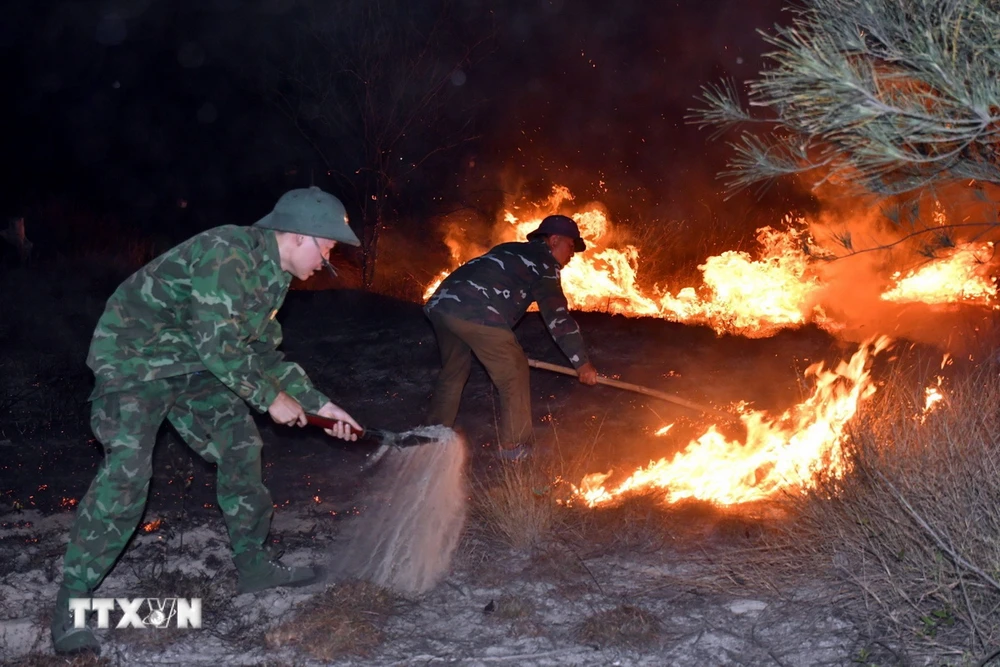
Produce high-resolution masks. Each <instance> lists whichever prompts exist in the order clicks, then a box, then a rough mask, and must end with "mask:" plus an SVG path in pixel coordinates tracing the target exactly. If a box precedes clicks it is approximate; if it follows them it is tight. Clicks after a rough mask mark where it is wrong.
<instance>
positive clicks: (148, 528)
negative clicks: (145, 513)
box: [139, 519, 163, 533]
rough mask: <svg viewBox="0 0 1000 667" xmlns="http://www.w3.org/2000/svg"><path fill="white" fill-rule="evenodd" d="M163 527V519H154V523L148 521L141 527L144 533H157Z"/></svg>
mask: <svg viewBox="0 0 1000 667" xmlns="http://www.w3.org/2000/svg"><path fill="white" fill-rule="evenodd" d="M162 526H163V519H154V520H153V521H147V522H146V523H144V524H142V526H140V527H139V530H141V531H142V532H144V533H155V532H156V531H158V530H159V529H160V528H161V527H162Z"/></svg>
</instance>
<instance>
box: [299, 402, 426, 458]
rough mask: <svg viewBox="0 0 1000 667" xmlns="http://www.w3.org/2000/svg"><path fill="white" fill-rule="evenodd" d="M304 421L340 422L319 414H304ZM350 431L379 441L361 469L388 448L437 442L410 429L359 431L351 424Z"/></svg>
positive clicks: (319, 423) (324, 424) (327, 425)
mask: <svg viewBox="0 0 1000 667" xmlns="http://www.w3.org/2000/svg"><path fill="white" fill-rule="evenodd" d="M306 422H308V423H309V424H312V425H313V426H319V427H321V428H333V427H334V426H336V425H337V424H339V423H341V422H340V421H339V420H337V419H332V418H330V417H321V416H320V415H313V414H308V413H307V414H306ZM351 432H352V433H354V435H356V436H358V439H359V440H376V441H378V443H379V446H378V449H376V450H375V451H374V452H371V453H369V454H368V455H367V456H366V458H365V462H364V463H363V464H361V470H367V469H369V468H371V467H372V466H373V465H375V464H376V463H377V462H378V461H379V459H381V458H382V457H383V456H385V455H386V452H388V451H389V450H390V449H393V448H395V449H402V448H403V447H416V446H417V445H426V444H428V443H431V442H437V439H436V438H434V437H431V436H429V435H421V434H419V433H414V432H412V431H409V432H406V433H393V432H392V431H381V430H378V429H374V428H365V429H361V430H360V431H359V430H358V429H356V428H354V427H353V426H352V427H351Z"/></svg>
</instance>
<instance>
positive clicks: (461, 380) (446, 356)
mask: <svg viewBox="0 0 1000 667" xmlns="http://www.w3.org/2000/svg"><path fill="white" fill-rule="evenodd" d="M428 319H430V321H431V325H432V326H433V327H434V334H435V335H436V336H437V342H438V349H439V350H440V352H441V372H440V373H439V374H438V378H437V382H436V383H435V385H434V395H433V396H432V397H431V405H430V408H429V410H428V412H427V424H430V425H433V424H443V425H445V426H448V427H451V426H454V425H455V418H456V417H457V416H458V407H459V405H460V404H461V402H462V392H463V391H464V390H465V384H466V382H468V381H469V373H470V372H471V371H472V355H471V354H470V350H469V346H468V345H466V344H465V342H464V341H463V340H462V339H461V338H460V337H459V336H458V335H456V334H455V332H454V331H453V328H454V327H456V326H461V325H462V324H463V322H462V320H459V319H456V318H454V317H448V316H447V315H435V314H431V315H429V316H428Z"/></svg>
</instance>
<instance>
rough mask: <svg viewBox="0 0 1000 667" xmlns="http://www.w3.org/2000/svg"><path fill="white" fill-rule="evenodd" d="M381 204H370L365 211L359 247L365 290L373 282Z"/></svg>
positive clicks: (380, 221) (380, 222)
mask: <svg viewBox="0 0 1000 667" xmlns="http://www.w3.org/2000/svg"><path fill="white" fill-rule="evenodd" d="M381 209H382V207H381V206H372V207H370V208H369V209H368V210H366V211H365V222H364V230H363V235H362V242H361V249H362V252H363V253H364V257H363V260H362V267H361V268H362V271H361V281H362V287H363V288H364V289H365V290H370V289H371V288H372V285H374V284H375V269H376V265H377V262H378V241H379V232H380V231H381V229H382V215H381Z"/></svg>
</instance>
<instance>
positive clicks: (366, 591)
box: [265, 581, 398, 661]
mask: <svg viewBox="0 0 1000 667" xmlns="http://www.w3.org/2000/svg"><path fill="white" fill-rule="evenodd" d="M397 602H398V599H397V597H396V596H395V595H394V594H393V593H392V592H391V591H389V590H388V589H386V588H382V587H380V586H376V585H375V584H372V583H369V582H365V581H350V582H346V583H343V584H338V585H337V586H333V587H330V588H328V589H327V590H326V591H325V592H323V593H321V594H319V595H316V596H315V597H312V598H310V599H309V600H307V601H306V602H304V603H303V604H302V605H300V607H299V609H298V613H296V614H295V615H294V617H293V618H292V619H291V620H289V621H287V622H285V623H282V624H281V625H279V626H277V627H275V628H272V629H271V630H269V631H268V632H267V633H266V635H265V642H266V644H267V646H268V647H269V648H283V647H286V646H290V647H293V648H296V649H298V650H300V651H303V652H305V653H308V654H309V655H310V656H311V657H312V658H314V659H316V660H323V661H331V660H337V659H340V658H345V657H348V656H355V657H367V656H370V655H371V654H372V653H373V652H374V651H375V649H376V648H378V647H379V646H380V645H381V644H382V642H383V641H384V640H385V632H384V630H383V628H384V626H385V623H386V621H387V620H388V618H389V617H390V616H391V615H392V614H393V613H395V610H396V606H397Z"/></svg>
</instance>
